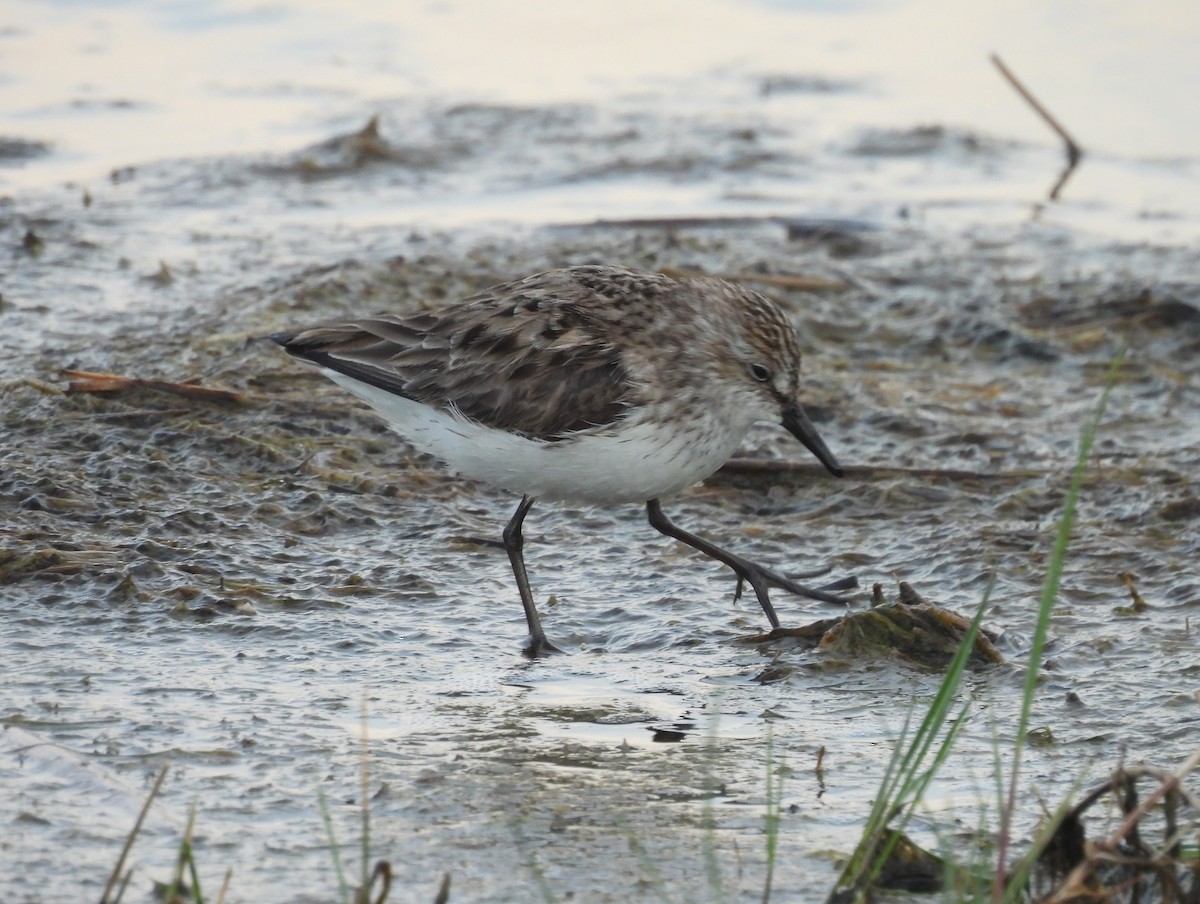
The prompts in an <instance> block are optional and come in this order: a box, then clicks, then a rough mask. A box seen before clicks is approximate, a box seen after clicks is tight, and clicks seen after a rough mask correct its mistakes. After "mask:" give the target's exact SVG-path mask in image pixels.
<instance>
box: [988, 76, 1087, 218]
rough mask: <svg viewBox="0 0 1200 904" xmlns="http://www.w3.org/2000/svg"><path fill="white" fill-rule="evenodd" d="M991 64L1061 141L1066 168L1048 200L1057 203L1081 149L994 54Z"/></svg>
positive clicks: (1081, 152)
mask: <svg viewBox="0 0 1200 904" xmlns="http://www.w3.org/2000/svg"><path fill="white" fill-rule="evenodd" d="M992 63H993V64H994V65H995V67H996V68H997V69H999V70H1000V74H1001V75H1002V76H1004V78H1005V80H1006V81H1007V82H1008V83H1009V84H1010V85H1012V86H1013V89H1014V90H1015V91H1016V92H1017V93H1018V94H1019V95H1021V97H1023V98H1025V102H1026V103H1028V104H1029V106H1031V107H1033V109H1034V112H1035V113H1037V115H1038V116H1040V117H1042V120H1043V121H1044V122H1045V123H1046V125H1048V126H1049V127H1050V128H1052V129H1053V130H1054V131H1055V133H1056V134H1057V135H1058V137H1059V138H1061V139H1062V140H1063V146H1064V147H1065V149H1066V152H1067V166H1066V169H1064V170H1063V171H1062V174H1061V175H1060V176H1059V177H1058V181H1057V182H1055V183H1054V187H1053V188H1052V189H1050V200H1051V201H1057V200H1058V194H1059V192H1061V191H1062V187H1063V186H1064V185H1065V184H1066V182H1067V179H1068V178H1070V176H1071V173H1073V172H1074V171H1075V167H1077V166H1078V165H1079V161H1080V160H1082V159H1083V148H1081V147H1080V146H1079V144H1078V142H1076V141H1075V139H1074V138H1072V137H1071V134H1070V133H1069V132H1068V131H1067V130H1066V129H1064V128H1063V126H1062V124H1061V123H1060V122H1059V121H1058V120H1057V119H1055V118H1054V116H1053V115H1052V114H1051V113H1050V111H1049V110H1047V109H1046V108H1045V107H1043V106H1042V104H1041V102H1040V101H1038V99H1037V98H1036V97H1034V96H1033V94H1032V93H1030V91H1029V89H1028V88H1026V87H1025V86H1024V85H1023V84H1022V83H1021V80H1020V79H1018V78H1017V77H1016V76H1015V75H1013V73H1012V70H1011V69H1009V68H1008V67H1007V66H1005V65H1004V61H1003V60H1002V59H1000V57H999V56H997V55H996V54H994V53H993V54H992Z"/></svg>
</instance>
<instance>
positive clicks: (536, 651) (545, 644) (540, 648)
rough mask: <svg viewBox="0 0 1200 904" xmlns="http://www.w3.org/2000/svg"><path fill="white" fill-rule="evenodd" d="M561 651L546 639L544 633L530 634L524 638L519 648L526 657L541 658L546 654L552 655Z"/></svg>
mask: <svg viewBox="0 0 1200 904" xmlns="http://www.w3.org/2000/svg"><path fill="white" fill-rule="evenodd" d="M562 652H563V651H562V650H560V649H559V648H558V647H556V646H555V645H554V644H552V643H550V641H548V640H546V637H545V635H544V634H542V635H537V636H535V635H532V634H531V635H530V636H529V637H528V638H527V639H526V641H525V646H524V647H523V648H522V649H521V653H522V654H523V655H524V656H525V658H526V659H542V658H544V657H546V656H553V655H554V654H555V653H562Z"/></svg>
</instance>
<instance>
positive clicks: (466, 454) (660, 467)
mask: <svg viewBox="0 0 1200 904" xmlns="http://www.w3.org/2000/svg"><path fill="white" fill-rule="evenodd" d="M324 373H325V374H326V375H327V376H328V377H329V378H330V379H331V380H333V381H334V382H336V383H338V384H339V385H341V386H343V387H345V388H346V389H348V390H350V391H351V392H353V393H354V394H355V395H356V396H358V397H359V398H361V399H362V400H363V401H365V402H367V404H369V405H370V406H371V407H372V408H374V409H375V411H377V412H378V413H379V414H380V415H382V416H383V418H384V419H385V420H387V421H388V422H389V423H390V424H391V426H392V428H393V429H394V430H396V431H397V432H398V433H400V434H401V435H402V436H404V437H405V438H406V439H408V440H409V442H411V443H412V444H413V445H414V446H416V447H417V448H418V449H420V450H421V451H422V452H428V453H429V454H430V455H433V456H436V457H437V458H440V459H441V460H442V461H444V462H445V463H446V464H448V465H449V466H450V467H451V468H452V469H454V470H455V471H456V472H457V473H459V474H462V475H464V476H466V477H472V478H474V479H476V480H482V481H485V482H487V483H490V484H493V485H495V486H498V487H501V488H503V489H506V490H509V491H511V492H513V493H519V494H521V495H528V496H535V497H538V498H541V499H559V500H567V501H572V502H584V503H614V502H645V501H646V500H647V499H656V498H659V497H663V496H670V495H672V494H674V493H678V492H679V491H680V490H682V489H684V488H686V487H689V486H691V485H692V484H693V483H696V482H697V481H699V480H703V479H704V478H705V477H707V476H708V475H709V474H711V473H713V472H714V471H715V470H716V469H717V468H719V467H720V466H721V465H722V464H724V463H725V461H726V460H727V459H728V458H729V456H730V455H732V454H733V451H734V450H735V449H736V448H737V445H738V443H740V442H741V440H742V438H743V437H744V436H745V434H746V430H747V429H749V426H750V425H749V424H748V423H747V424H745V425H730V424H728V423H725V422H720V421H718V420H716V419H715V417H714V415H713V414H712V412H711V411H707V412H699V413H697V412H683V413H684V415H685V421H684V423H683V424H682V425H681V429H679V430H675V431H672V430H668V429H666V428H665V427H664V426H663V425H662V424H660V423H654V422H647V421H645V420H639V418H638V417H637V415H636V414H635V415H632V416H631V417H630V418H628V419H627V420H625V421H623V422H622V423H621V425H620V428H619V429H613V430H608V431H602V432H597V433H591V434H587V433H585V434H579V435H577V436H575V437H572V438H571V439H567V440H561V441H558V442H543V441H540V440H533V439H528V438H526V437H523V436H517V435H515V434H511V433H507V432H505V431H503V430H497V429H494V428H492V427H484V426H482V425H480V424H477V423H474V422H472V421H469V420H467V419H465V418H463V417H460V416H456V415H454V414H453V413H451V412H448V411H444V410H439V409H435V408H431V407H429V406H428V405H422V404H421V403H419V402H414V401H412V400H411V399H406V398H403V397H401V396H397V395H393V394H392V393H390V392H387V391H385V390H382V389H378V388H376V387H374V386H371V385H369V384H366V383H362V382H360V381H358V380H355V379H354V378H352V377H347V376H346V375H344V374H340V373H336V372H334V371H330V370H324Z"/></svg>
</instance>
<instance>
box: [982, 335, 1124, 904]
mask: <svg viewBox="0 0 1200 904" xmlns="http://www.w3.org/2000/svg"><path fill="white" fill-rule="evenodd" d="M1124 360H1125V350H1124V349H1122V350H1121V351H1120V352H1118V353H1117V355H1116V357H1115V358H1113V360H1112V363H1111V364H1110V365H1109V368H1108V374H1107V376H1106V377H1105V381H1104V390H1103V391H1102V392H1101V393H1100V401H1099V403H1098V404H1097V405H1096V411H1095V413H1094V414H1093V415H1092V417H1091V418H1090V419H1089V420H1088V421H1087V423H1086V424H1085V425H1084V428H1083V435H1082V437H1081V438H1080V441H1079V455H1078V456H1077V457H1076V459H1075V467H1074V469H1073V471H1072V473H1071V483H1070V485H1069V486H1068V488H1067V499H1066V502H1065V503H1064V504H1063V513H1062V518H1061V519H1060V520H1059V523H1058V534H1057V536H1056V537H1055V539H1054V547H1053V549H1052V551H1051V553H1050V563H1049V566H1048V567H1047V570H1046V581H1045V583H1044V584H1043V585H1042V596H1041V599H1040V600H1039V603H1038V616H1037V624H1036V625H1035V627H1034V631H1033V641H1032V643H1031V645H1030V650H1029V665H1028V667H1027V668H1026V670H1025V687H1024V691H1023V695H1022V699H1021V713H1020V716H1019V717H1018V720H1017V731H1016V735H1015V736H1014V738H1013V755H1012V768H1011V770H1010V774H1009V781H1008V795H1007V797H1006V799H1005V800H1004V806H1003V807H1001V809H1000V832H999V838H998V841H997V845H996V872H995V877H994V880H993V885H992V899H993V900H994V901H997V902H999V901H1003V900H1005V898H1006V894H1005V886H1006V884H1008V883H1006V882H1005V863H1006V862H1007V860H1008V850H1009V845H1010V844H1011V841H1012V839H1011V832H1012V820H1013V816H1014V814H1015V812H1016V806H1017V786H1018V784H1019V781H1020V774H1021V754H1022V752H1023V751H1024V749H1025V739H1026V737H1027V735H1028V734H1029V715H1030V713H1031V712H1032V710H1033V697H1034V694H1035V693H1036V691H1037V680H1038V673H1039V671H1040V669H1041V664H1042V651H1043V650H1044V649H1045V646H1046V637H1047V635H1048V634H1049V631H1050V614H1051V613H1052V612H1053V611H1054V603H1055V600H1056V599H1057V598H1058V588H1059V585H1060V584H1061V583H1062V574H1063V566H1064V564H1065V563H1066V559H1067V546H1068V545H1069V544H1070V542H1071V530H1072V528H1073V527H1074V526H1075V508H1076V505H1077V504H1078V502H1079V493H1080V488H1081V487H1082V486H1083V475H1084V472H1085V471H1086V470H1087V463H1088V459H1089V458H1090V457H1091V452H1092V444H1093V442H1095V439H1096V431H1097V430H1098V429H1099V428H1100V421H1101V419H1102V418H1103V417H1104V412H1105V409H1107V408H1108V398H1109V396H1110V395H1111V393H1112V389H1113V386H1114V385H1115V384H1116V381H1117V372H1118V370H1119V369H1120V367H1121V362H1122V361H1124Z"/></svg>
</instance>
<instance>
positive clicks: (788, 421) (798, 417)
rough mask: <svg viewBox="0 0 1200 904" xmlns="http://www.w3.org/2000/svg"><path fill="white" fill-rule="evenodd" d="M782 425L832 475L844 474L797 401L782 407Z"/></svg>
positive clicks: (842, 475) (841, 475) (840, 475)
mask: <svg viewBox="0 0 1200 904" xmlns="http://www.w3.org/2000/svg"><path fill="white" fill-rule="evenodd" d="M783 426H784V427H786V428H787V431H788V433H790V434H792V436H794V437H796V439H798V440H800V442H802V443H804V448H806V449H808V451H809V452H811V453H812V454H813V455H815V456H817V460H818V461H819V462H821V464H823V465H824V466H825V467H826V468H827V469H828V470H829V473H830V474H832V475H833V476H834V477H844V476H845V471H843V470H842V466H841V465H839V464H838V462H837V459H836V458H834V457H833V453H832V452H830V451H829V447H828V446H826V445H825V440H823V439H821V435H820V434H819V433H817V428H816V427H814V426H813V423H812V421H810V420H809V419H808V415H807V414H805V412H804V409H803V408H802V407H800V403H799V402H789V403H788V405H787V407H785V408H784V409H783Z"/></svg>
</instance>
